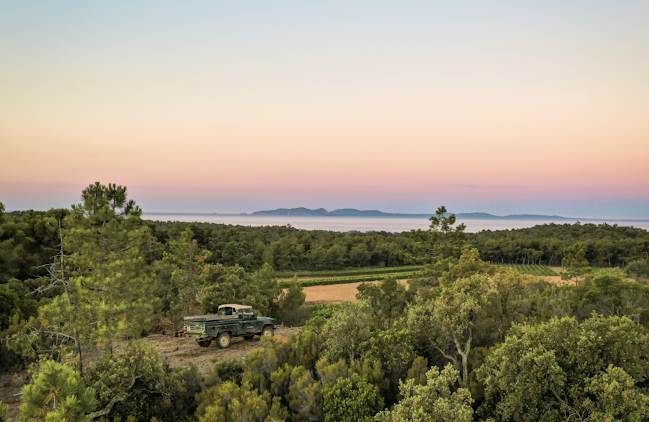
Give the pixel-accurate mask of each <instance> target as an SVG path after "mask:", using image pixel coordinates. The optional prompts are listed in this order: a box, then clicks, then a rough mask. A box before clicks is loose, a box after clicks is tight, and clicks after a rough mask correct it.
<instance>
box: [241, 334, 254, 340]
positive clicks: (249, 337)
mask: <svg viewBox="0 0 649 422" xmlns="http://www.w3.org/2000/svg"><path fill="white" fill-rule="evenodd" d="M253 337H254V335H251V336H243V338H244V339H245V340H252V338H253Z"/></svg>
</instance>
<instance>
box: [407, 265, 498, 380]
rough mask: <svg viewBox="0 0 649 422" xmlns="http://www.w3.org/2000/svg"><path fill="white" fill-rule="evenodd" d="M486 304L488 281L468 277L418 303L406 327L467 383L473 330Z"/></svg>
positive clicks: (482, 277) (411, 312)
mask: <svg viewBox="0 0 649 422" xmlns="http://www.w3.org/2000/svg"><path fill="white" fill-rule="evenodd" d="M488 301H489V279H488V278H487V277H486V276H484V275H479V274H476V275H472V276H470V277H468V278H461V279H459V280H455V281H453V282H452V284H451V285H449V286H448V287H443V288H441V290H440V291H439V295H438V296H437V297H436V298H435V299H430V300H428V301H423V302H419V303H417V304H415V305H413V306H411V307H410V309H409V311H408V326H409V327H410V328H411V329H412V330H413V332H415V333H416V334H417V335H418V336H420V338H422V339H425V340H426V341H427V345H428V347H430V348H431V350H436V351H437V352H439V353H440V354H441V355H442V356H444V358H446V359H447V360H448V361H451V362H452V363H453V364H454V365H455V367H456V368H457V369H458V370H460V371H461V374H462V377H461V383H462V385H464V386H466V385H468V382H469V364H470V359H471V348H472V346H473V341H474V336H475V327H476V324H477V323H478V322H479V321H480V318H481V317H482V316H483V315H484V313H483V311H484V309H485V308H486V306H487V305H488Z"/></svg>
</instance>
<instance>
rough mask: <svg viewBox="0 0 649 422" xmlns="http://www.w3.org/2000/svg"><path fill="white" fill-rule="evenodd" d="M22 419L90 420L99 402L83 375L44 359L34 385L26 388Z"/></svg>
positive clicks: (21, 408)
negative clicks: (90, 415)
mask: <svg viewBox="0 0 649 422" xmlns="http://www.w3.org/2000/svg"><path fill="white" fill-rule="evenodd" d="M22 391H23V396H22V401H23V404H22V405H21V407H20V420H22V421H70V422H82V421H89V420H90V417H89V414H90V413H91V412H92V411H93V410H94V409H95V406H96V405H97V401H96V399H95V390H94V389H93V388H87V387H86V385H85V383H84V380H83V378H82V377H81V374H79V372H77V371H75V370H74V369H72V368H70V367H69V366H66V365H62V364H60V363H57V362H55V361H52V360H50V361H45V362H44V363H43V364H42V365H41V366H40V368H39V369H38V372H37V373H36V374H34V380H33V382H32V383H31V384H28V385H26V386H24V387H23V390H22Z"/></svg>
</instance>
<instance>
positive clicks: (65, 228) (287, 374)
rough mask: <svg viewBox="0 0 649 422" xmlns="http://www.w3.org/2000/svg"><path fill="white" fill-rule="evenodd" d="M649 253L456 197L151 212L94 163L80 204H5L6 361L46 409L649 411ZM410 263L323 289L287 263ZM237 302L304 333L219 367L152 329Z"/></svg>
mask: <svg viewBox="0 0 649 422" xmlns="http://www.w3.org/2000/svg"><path fill="white" fill-rule="evenodd" d="M648 254H649V233H647V231H646V230H641V229H635V228H631V227H618V226H611V225H606V224H600V225H594V224H572V225H569V224H545V225H542V226H536V227H532V228H529V229H519V230H502V231H483V232H480V233H476V234H471V233H466V232H465V227H464V226H463V225H461V224H458V222H457V221H456V219H455V217H454V216H453V215H452V214H450V213H448V212H447V211H446V209H445V208H444V207H440V208H439V209H438V211H437V213H436V214H435V215H434V216H431V228H430V229H429V230H427V231H422V230H418V231H412V232H405V233H385V232H380V233H377V232H373V233H372V232H371V233H361V232H348V233H336V232H328V231H317V230H313V231H309V230H298V229H295V228H292V227H242V226H226V225H219V224H208V223H181V222H152V221H147V220H143V219H142V210H141V209H140V208H139V207H138V205H137V203H136V202H135V201H134V200H132V199H130V198H129V197H128V191H127V189H126V188H125V187H122V186H116V185H112V184H109V185H102V184H100V183H95V184H93V185H90V186H88V187H87V188H86V189H85V190H84V191H83V192H82V195H81V201H80V203H79V204H75V205H74V206H72V207H70V208H69V209H52V210H50V211H47V212H39V211H24V212H10V213H7V212H4V206H2V205H0V331H1V333H0V337H1V338H2V342H1V343H0V358H1V359H0V370H2V371H5V372H7V371H13V372H20V371H24V370H25V369H27V368H28V371H29V372H28V373H29V375H25V376H26V377H28V378H30V377H31V378H30V382H29V383H28V384H27V385H26V386H25V387H23V389H22V397H21V399H20V412H19V414H20V416H19V417H20V419H21V420H29V421H36V420H69V421H89V420H98V421H99V420H103V421H117V420H132V421H147V422H148V421H153V420H156V421H170V422H171V421H268V422H271V421H473V420H476V421H478V420H481V421H555V420H583V421H613V420H622V421H627V420H628V421H640V420H647V419H648V418H649V390H648V388H649V384H648V382H649V381H648V380H649V333H648V332H647V328H648V325H647V324H648V323H649V312H647V311H648V310H649V286H648V285H647V284H646V281H647V279H648V278H649V265H648V264H647V262H648V257H649V255H648ZM414 264H417V265H418V266H417V267H414ZM503 264H537V265H538V264H544V265H551V266H555V267H562V268H561V269H560V270H559V271H561V275H562V278H563V280H562V281H560V282H559V280H555V281H548V280H547V279H543V278H539V277H534V276H529V275H524V274H521V273H520V272H518V271H516V270H515V269H514V268H512V267H510V266H508V265H503ZM408 265H413V267H412V268H414V269H415V270H413V271H412V275H411V276H409V277H408V280H406V281H405V282H404V281H399V280H397V279H396V278H394V277H391V276H389V275H388V276H386V277H383V278H382V279H381V280H380V281H379V282H376V283H363V284H360V285H359V287H358V293H357V295H356V298H357V301H356V302H343V303H336V304H320V305H318V304H315V305H314V304H311V305H307V304H305V294H304V291H303V287H302V286H301V285H300V283H299V282H298V281H297V279H295V280H293V281H292V282H289V284H288V287H284V285H282V284H280V282H279V281H278V277H277V274H276V273H275V271H284V272H287V271H288V272H301V271H316V270H330V271H334V270H341V269H347V268H364V267H376V268H381V267H395V266H399V267H401V266H408ZM224 303H245V304H246V305H249V306H251V307H252V308H253V309H254V310H255V312H257V313H258V314H260V315H267V316H270V317H273V318H275V320H276V322H277V324H278V325H281V324H286V325H291V326H300V327H301V328H300V330H299V334H293V335H290V336H288V337H286V338H277V337H275V338H272V337H271V338H262V339H261V340H260V341H259V342H258V343H257V347H254V348H252V349H251V350H250V351H249V352H248V353H247V354H246V355H245V358H244V359H237V360H223V361H220V362H217V363H215V364H214V365H213V366H212V367H211V368H210V369H209V370H208V372H207V373H205V372H203V373H201V372H200V371H199V370H198V368H197V367H196V366H192V365H189V366H188V367H186V368H174V367H171V366H170V365H169V364H168V362H166V361H165V360H164V359H163V358H162V357H161V356H160V354H159V353H158V351H156V350H155V349H154V348H153V347H152V346H151V345H150V344H149V343H147V342H146V341H145V340H142V339H141V338H142V337H146V336H148V335H150V334H153V333H156V334H164V335H169V336H172V335H175V334H176V333H177V332H178V330H179V329H180V328H181V325H182V320H183V317H185V316H188V315H196V314H201V313H212V312H215V311H216V310H217V308H218V306H219V305H221V304H224ZM198 347H199V346H196V348H197V350H199V349H198ZM23 373H24V372H23ZM12 412H14V413H12ZM15 413H16V412H15V411H14V410H11V408H10V407H8V406H7V405H5V404H2V403H0V421H4V420H7V418H9V417H13V416H12V415H14V414H15Z"/></svg>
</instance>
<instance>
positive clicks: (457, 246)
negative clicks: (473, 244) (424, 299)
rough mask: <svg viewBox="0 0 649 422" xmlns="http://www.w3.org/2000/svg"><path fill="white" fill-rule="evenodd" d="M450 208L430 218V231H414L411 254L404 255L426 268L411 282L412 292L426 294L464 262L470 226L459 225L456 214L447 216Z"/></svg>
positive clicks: (440, 210)
mask: <svg viewBox="0 0 649 422" xmlns="http://www.w3.org/2000/svg"><path fill="white" fill-rule="evenodd" d="M447 214H448V213H447V211H446V207H444V206H442V207H439V208H438V209H437V211H436V213H435V215H434V216H432V217H431V218H430V221H431V223H430V229H429V230H428V231H427V232H424V231H422V230H417V231H413V233H412V238H413V242H412V243H411V244H409V245H408V248H409V249H410V251H409V252H408V253H404V254H403V255H404V259H405V260H406V261H407V262H417V263H425V264H427V265H426V267H425V268H424V269H423V270H422V271H421V272H420V273H419V274H416V275H415V276H414V277H413V278H412V279H411V281H410V288H411V289H412V290H413V291H417V292H419V293H420V294H423V293H424V292H425V291H427V290H428V289H430V288H431V287H434V286H436V285H437V282H438V278H439V277H440V276H441V275H442V273H444V272H445V271H448V269H449V266H450V265H451V264H454V263H456V262H457V261H458V259H459V258H460V255H461V254H462V250H463V249H464V247H465V246H466V245H467V235H466V233H464V230H465V229H466V226H465V225H464V224H458V225H457V226H455V227H454V224H455V223H456V218H455V214H450V215H447Z"/></svg>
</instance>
